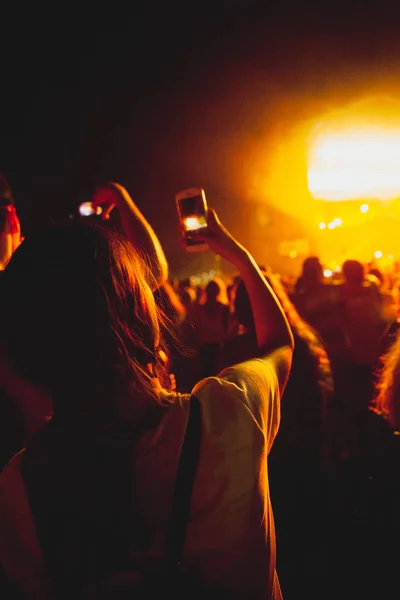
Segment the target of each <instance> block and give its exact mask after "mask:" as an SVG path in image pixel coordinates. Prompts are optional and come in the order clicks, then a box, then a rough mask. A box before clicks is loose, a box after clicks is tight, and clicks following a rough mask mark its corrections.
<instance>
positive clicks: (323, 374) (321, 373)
mask: <svg viewBox="0 0 400 600" xmlns="http://www.w3.org/2000/svg"><path fill="white" fill-rule="evenodd" d="M265 278H266V280H267V281H268V283H269V284H270V286H271V288H272V290H273V291H274V293H275V295H276V297H277V298H278V300H279V302H280V304H281V306H282V308H283V311H284V313H285V315H286V317H287V320H288V321H289V325H290V327H291V329H292V331H293V334H294V336H295V340H297V347H298V348H300V347H301V348H302V353H300V352H296V343H295V353H294V355H293V362H294V360H295V355H296V357H297V356H300V355H301V354H302V355H303V356H305V354H308V355H309V356H310V357H312V358H313V360H314V364H315V367H316V369H315V378H316V383H317V384H318V386H319V388H320V390H321V392H322V393H323V394H326V395H327V396H331V395H332V394H333V378H332V371H331V365H330V361H329V357H328V354H327V352H326V349H325V348H324V346H323V344H322V341H321V340H320V338H319V336H318V334H317V332H316V331H314V329H313V328H312V327H311V325H309V324H308V323H307V322H306V321H304V319H302V318H301V316H300V315H299V313H298V312H297V310H296V307H295V306H294V304H293V302H292V301H291V300H290V298H289V295H288V293H287V291H286V290H285V288H284V287H283V285H282V283H281V282H280V280H279V279H278V278H277V277H276V276H274V275H273V274H272V273H269V274H266V275H265ZM299 340H301V341H302V344H301V346H300V344H299Z"/></svg>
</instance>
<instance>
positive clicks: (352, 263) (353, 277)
mask: <svg viewBox="0 0 400 600" xmlns="http://www.w3.org/2000/svg"><path fill="white" fill-rule="evenodd" d="M342 273H343V276H344V278H345V280H346V282H347V283H352V284H358V285H359V284H361V283H362V282H363V281H364V277H365V268H364V265H363V264H362V263H360V262H359V261H358V260H346V261H345V262H344V263H343V265H342Z"/></svg>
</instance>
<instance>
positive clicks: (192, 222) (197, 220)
mask: <svg viewBox="0 0 400 600" xmlns="http://www.w3.org/2000/svg"><path fill="white" fill-rule="evenodd" d="M183 223H184V226H185V228H186V229H187V230H188V231H195V230H196V229H202V228H203V227H207V222H206V220H205V217H203V216H198V217H186V218H185V219H184V220H183Z"/></svg>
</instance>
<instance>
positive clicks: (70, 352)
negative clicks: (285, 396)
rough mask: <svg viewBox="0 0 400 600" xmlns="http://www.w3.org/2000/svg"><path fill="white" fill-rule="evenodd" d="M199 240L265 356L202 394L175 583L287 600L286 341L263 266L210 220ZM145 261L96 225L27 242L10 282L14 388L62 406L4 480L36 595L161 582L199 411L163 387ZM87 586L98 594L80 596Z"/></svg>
mask: <svg viewBox="0 0 400 600" xmlns="http://www.w3.org/2000/svg"><path fill="white" fill-rule="evenodd" d="M201 235H202V236H204V239H205V241H207V244H208V246H209V247H210V248H211V249H212V250H214V251H215V252H217V253H218V254H220V255H221V256H223V257H224V258H225V259H226V260H229V261H230V262H232V263H233V264H234V266H235V267H236V268H237V269H238V270H239V271H240V273H241V275H242V277H243V280H244V281H245V284H246V286H247V289H248V293H249V297H250V301H251V304H252V309H253V315H254V322H255V330H256V336H257V348H258V351H257V355H258V356H259V358H258V359H257V360H255V361H252V360H250V361H247V362H246V363H244V364H242V365H236V366H232V367H231V368H230V369H227V370H225V371H224V372H222V373H220V374H219V375H218V377H212V378H208V379H204V380H202V381H200V382H199V383H198V384H197V385H196V386H195V388H194V390H193V392H192V396H194V397H195V398H196V406H198V407H199V427H200V430H201V437H200V445H199V456H198V461H197V468H196V469H195V471H194V472H193V475H195V477H194V485H193V490H192V492H193V494H192V499H191V504H190V512H189V514H188V520H187V523H186V535H185V538H184V541H185V544H184V548H183V556H182V557H181V558H180V561H179V562H180V572H181V573H182V579H184V580H185V581H190V583H191V587H190V594H191V597H195V596H196V594H197V595H200V596H201V597H216V598H217V597H218V598H221V597H229V598H247V597H252V598H263V599H276V600H278V599H280V598H281V593H280V587H279V581H278V578H277V574H276V570H275V560H276V559H275V534H274V525H273V514H272V508H271V502H270V495H269V485H268V469H267V464H266V460H265V458H266V456H267V454H268V452H269V450H270V448H271V446H272V443H273V440H274V437H275V435H276V432H277V430H278V427H279V414H280V409H279V399H280V396H281V394H282V392H283V390H284V387H285V384H286V379H287V376H288V373H289V369H290V362H291V354H292V336H291V333H290V329H289V327H288V324H287V320H286V318H285V316H284V314H283V312H282V310H281V307H280V305H279V303H278V301H277V299H276V297H275V295H274V293H273V292H272V290H271V288H270V287H269V285H268V284H267V282H266V281H265V279H264V278H263V277H262V275H261V273H260V271H259V269H258V267H257V265H256V263H255V261H254V259H253V258H252V256H251V255H250V253H249V252H248V251H247V250H246V249H245V248H244V247H243V246H241V245H240V244H239V243H238V242H237V241H236V240H234V239H233V238H232V236H231V235H230V234H229V233H228V232H227V231H226V229H225V228H224V227H223V225H222V224H221V223H220V221H219V220H218V218H217V216H216V214H215V213H214V212H213V211H212V210H211V209H210V215H209V224H208V228H207V231H206V232H203V233H202V234H201ZM134 237H135V236H132V238H134ZM140 254H142V251H140V252H139V251H137V250H135V248H134V246H133V245H132V244H130V243H129V242H128V241H127V240H126V239H124V238H121V237H120V236H119V235H117V234H115V233H112V232H109V231H105V230H104V229H102V228H98V227H96V226H86V227H83V226H68V227H58V228H55V229H50V230H46V231H41V232H37V233H36V234H32V235H31V236H29V237H27V239H26V240H25V241H24V242H23V244H22V245H21V246H20V248H18V250H17V251H16V252H15V254H14V256H13V258H12V260H11V261H10V263H9V264H8V266H7V268H6V270H5V272H4V280H3V281H2V291H1V301H2V304H3V307H4V313H3V314H5V315H7V318H6V319H3V320H2V322H1V323H0V337H1V341H2V345H3V349H4V356H3V359H4V364H6V365H7V370H8V372H9V373H10V378H9V379H10V381H15V380H16V381H20V382H21V384H22V385H23V386H28V387H29V389H30V390H31V392H32V393H36V394H37V395H38V397H40V396H44V397H47V398H48V399H49V401H50V402H51V407H52V414H51V415H48V419H49V420H48V422H47V424H45V425H44V427H43V428H42V430H41V431H39V432H37V433H36V434H35V435H34V436H33V438H32V439H31V441H30V442H29V443H28V444H27V445H26V447H25V449H24V450H23V451H22V452H20V453H19V454H17V455H16V456H15V457H14V458H13V459H12V460H11V461H10V462H9V463H8V465H7V466H6V467H5V469H3V471H2V473H1V475H0V559H1V563H2V565H3V569H4V571H5V574H6V576H7V577H8V579H9V580H10V581H11V582H12V583H13V584H14V586H16V587H17V588H18V589H19V590H20V592H22V594H23V596H24V597H26V598H46V599H47V598H57V599H58V598H72V597H74V598H75V597H96V598H98V597H102V598H104V597H112V598H118V597H119V596H117V595H116V592H115V591H114V593H111V595H110V596H104V586H105V583H104V582H105V581H106V582H107V585H109V583H110V580H111V581H116V580H118V581H121V577H122V576H121V574H123V575H126V574H128V575H129V574H130V575H131V578H130V579H129V577H128V579H129V584H128V583H126V586H127V588H128V590H129V589H130V588H129V585H133V583H134V580H135V578H134V577H133V574H134V573H142V574H143V573H147V574H149V575H150V578H151V580H152V583H153V584H154V585H156V584H157V583H160V582H159V581H158V575H157V574H158V573H162V572H163V567H164V566H165V565H164V563H165V562H166V560H167V557H166V556H165V552H166V540H167V538H168V532H169V529H170V526H171V519H172V516H173V514H174V512H173V507H174V506H175V504H174V494H175V482H176V481H177V477H178V475H179V468H180V455H181V451H182V447H183V444H184V442H185V447H186V443H187V440H188V438H187V437H186V436H189V431H187V428H188V422H190V419H191V418H192V412H191V411H192V407H193V402H194V399H193V398H192V400H189V396H188V395H181V394H177V393H175V392H170V391H167V390H164V389H163V387H162V385H161V383H160V370H162V369H163V366H164V361H163V358H162V357H163V352H164V342H163V339H162V327H161V322H162V316H161V315H160V312H159V310H158V309H157V306H156V303H155V300H154V296H153V293H152V289H151V288H152V287H154V285H153V284H154V281H155V280H154V276H153V275H151V274H150V273H149V270H148V268H147V267H146V264H145V262H144V261H143V260H142V258H141V256H140ZM146 262H147V263H149V262H151V261H149V260H147V261H146ZM155 272H156V273H159V272H160V269H159V268H157V269H156V270H155ZM15 389H16V388H14V390H15ZM189 415H190V418H189ZM189 441H190V438H189ZM178 467H179V468H178ZM21 507H23V510H21ZM15 548H17V549H18V552H16V551H15ZM122 579H124V577H122ZM124 581H126V578H125V579H124ZM102 582H103V583H104V586H103V587H102ZM96 585H97V587H96ZM93 586H95V589H96V590H97V595H93V594H92V595H91V596H90V595H89V596H88V595H86V596H84V595H83V596H82V595H81V596H79V593H81V592H82V590H88V589H91V590H93ZM99 587H100V589H101V591H102V593H103V595H102V596H100V593H99ZM132 590H133V591H134V588H132ZM132 590H131V591H132ZM125 591H126V589H125ZM124 597H125V596H124Z"/></svg>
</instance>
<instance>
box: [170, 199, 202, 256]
mask: <svg viewBox="0 0 400 600" xmlns="http://www.w3.org/2000/svg"><path fill="white" fill-rule="evenodd" d="M175 200H176V208H177V211H178V217H179V221H180V224H181V227H182V230H183V237H184V240H185V247H186V250H187V252H199V251H201V250H208V245H207V244H206V243H205V242H204V241H200V240H196V235H197V234H198V233H201V231H202V230H203V231H204V229H206V228H207V217H208V207H207V199H206V194H205V191H204V190H203V188H187V189H186V190H181V191H180V192H177V193H176V194H175Z"/></svg>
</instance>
